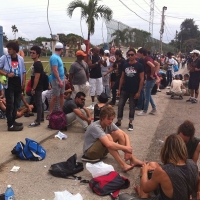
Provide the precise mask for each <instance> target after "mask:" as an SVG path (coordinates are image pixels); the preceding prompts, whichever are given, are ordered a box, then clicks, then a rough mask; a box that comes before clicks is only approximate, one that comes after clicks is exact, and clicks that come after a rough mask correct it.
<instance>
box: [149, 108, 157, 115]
mask: <svg viewBox="0 0 200 200" xmlns="http://www.w3.org/2000/svg"><path fill="white" fill-rule="evenodd" d="M156 113H157V110H156V109H152V110H151V112H150V113H149V114H151V115H155V114H156Z"/></svg>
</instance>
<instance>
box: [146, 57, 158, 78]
mask: <svg viewBox="0 0 200 200" xmlns="http://www.w3.org/2000/svg"><path fill="white" fill-rule="evenodd" d="M148 61H149V62H151V63H152V64H154V63H153V59H152V58H151V57H149V56H146V57H145V59H144V63H145V73H146V80H147V81H150V80H153V79H152V78H151V67H150V66H149V65H148V64H147V62H148ZM153 77H155V78H156V75H155V73H154V75H153Z"/></svg>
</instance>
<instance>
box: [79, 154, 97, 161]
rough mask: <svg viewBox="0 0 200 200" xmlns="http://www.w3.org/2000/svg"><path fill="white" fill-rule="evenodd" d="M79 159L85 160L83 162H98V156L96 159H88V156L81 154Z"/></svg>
mask: <svg viewBox="0 0 200 200" xmlns="http://www.w3.org/2000/svg"><path fill="white" fill-rule="evenodd" d="M81 160H82V161H85V162H98V161H100V159H99V158H97V159H90V158H88V157H87V156H85V155H83V156H82V157H81Z"/></svg>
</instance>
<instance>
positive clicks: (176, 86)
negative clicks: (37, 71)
mask: <svg viewBox="0 0 200 200" xmlns="http://www.w3.org/2000/svg"><path fill="white" fill-rule="evenodd" d="M170 92H171V99H173V98H174V96H175V95H177V96H179V99H183V97H182V96H183V95H184V94H185V93H186V90H185V89H183V82H182V81H181V80H180V77H179V74H176V75H175V79H174V80H173V81H172V83H171V89H170Z"/></svg>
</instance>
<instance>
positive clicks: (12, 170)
mask: <svg viewBox="0 0 200 200" xmlns="http://www.w3.org/2000/svg"><path fill="white" fill-rule="evenodd" d="M19 168H20V167H19V166H13V168H12V169H11V170H10V171H11V172H18V170H19Z"/></svg>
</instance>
